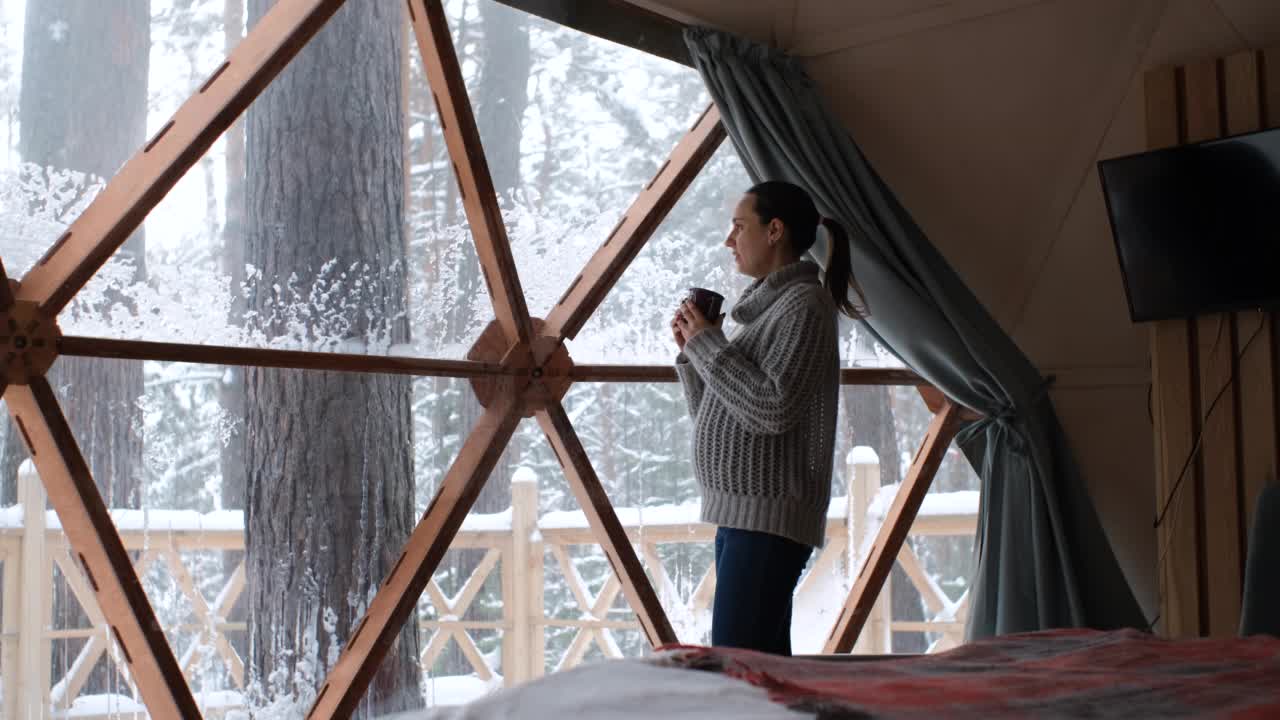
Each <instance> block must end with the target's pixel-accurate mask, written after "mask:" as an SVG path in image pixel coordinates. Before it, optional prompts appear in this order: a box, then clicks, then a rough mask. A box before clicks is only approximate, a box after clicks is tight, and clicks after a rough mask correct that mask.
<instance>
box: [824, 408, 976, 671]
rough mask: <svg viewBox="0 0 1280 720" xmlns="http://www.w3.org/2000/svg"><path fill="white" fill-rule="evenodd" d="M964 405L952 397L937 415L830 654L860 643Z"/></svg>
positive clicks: (865, 565)
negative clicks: (952, 399)
mask: <svg viewBox="0 0 1280 720" xmlns="http://www.w3.org/2000/svg"><path fill="white" fill-rule="evenodd" d="M960 411H961V407H960V406H959V405H956V404H955V403H952V402H950V401H948V402H947V403H946V404H945V405H944V406H943V408H942V410H941V411H940V412H938V413H937V414H936V415H934V416H933V421H932V422H930V423H929V430H928V432H927V433H926V434H925V437H924V442H923V444H921V446H920V449H919V450H917V451H916V458H915V461H913V462H912V463H911V469H910V470H908V471H907V479H906V480H905V481H903V483H902V487H901V488H900V489H899V490H898V494H897V495H896V496H894V498H893V505H891V506H890V507H889V512H888V513H886V514H885V517H884V524H883V525H881V526H880V531H879V532H878V533H877V534H876V540H875V544H874V545H872V546H871V552H870V553H868V554H867V559H866V560H865V561H864V562H863V564H862V569H861V570H859V571H858V577H857V579H856V580H855V581H854V585H853V588H852V589H851V590H850V591H849V598H848V600H846V601H845V604H844V608H843V609H842V610H841V611H840V619H839V620H837V621H836V624H835V627H834V628H832V630H831V635H830V637H828V638H827V644H826V646H825V648H824V649H823V652H825V653H847V652H849V651H851V650H852V649H853V646H854V643H856V642H857V641H858V634H859V633H861V632H862V626H863V624H865V623H866V621H867V617H868V616H869V615H870V614H871V608H872V606H873V605H874V604H875V601H876V598H877V597H878V596H879V595H880V589H881V588H882V587H883V586H884V582H885V580H886V579H887V578H888V577H889V571H890V570H892V569H893V563H894V561H895V560H896V559H897V557H898V552H899V550H901V549H902V542H903V541H904V540H905V539H906V537H907V533H908V532H910V530H911V523H912V522H913V521H914V520H915V518H916V513H917V512H919V511H920V504H921V503H922V502H924V496H925V493H927V492H929V485H930V484H932V483H933V476H934V473H936V472H937V471H938V466H939V465H940V464H942V458H943V456H944V455H945V454H946V452H947V448H948V447H950V446H951V440H952V438H954V437H955V434H956V432H957V431H958V430H959V429H960V427H961V426H962V425H963V424H964V423H963V421H962V420H961V418H960Z"/></svg>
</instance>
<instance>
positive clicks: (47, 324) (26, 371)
mask: <svg viewBox="0 0 1280 720" xmlns="http://www.w3.org/2000/svg"><path fill="white" fill-rule="evenodd" d="M9 285H10V287H11V288H12V292H13V294H14V296H15V297H16V296H17V294H18V284H17V282H15V281H12V280H11V281H9ZM61 337H62V331H61V330H59V329H58V321H57V318H55V317H53V316H50V315H46V314H45V313H43V312H41V310H40V306H39V305H38V304H37V303H34V302H27V301H23V300H15V301H14V302H13V304H12V305H10V306H9V308H8V309H7V310H0V373H3V375H4V379H5V380H6V381H7V382H9V383H12V384H15V385H26V384H27V383H28V382H29V381H30V380H31V378H36V377H41V376H43V375H44V374H45V373H47V372H48V371H49V368H51V367H53V361H54V360H57V359H58V339H59V338H61Z"/></svg>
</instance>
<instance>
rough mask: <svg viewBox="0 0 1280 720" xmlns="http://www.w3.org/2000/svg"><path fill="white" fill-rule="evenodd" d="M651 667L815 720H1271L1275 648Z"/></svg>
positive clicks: (1102, 641)
mask: <svg viewBox="0 0 1280 720" xmlns="http://www.w3.org/2000/svg"><path fill="white" fill-rule="evenodd" d="M654 661H655V662H658V663H660V664H664V665H673V666H677V667H685V668H692V669H700V670H710V671H716V672H721V673H724V674H726V675H729V676H731V677H736V678H740V679H742V680H746V681H748V682H750V683H752V684H753V685H757V686H759V687H763V688H765V689H766V690H768V692H769V695H770V697H771V698H772V699H773V700H774V701H775V702H778V703H781V704H783V705H786V706H787V707H789V708H792V709H795V710H801V711H807V712H811V713H813V714H814V715H816V716H817V717H819V718H833V719H834V718H874V717H894V718H940V717H941V718H971V717H973V718H976V717H982V718H1005V717H1050V716H1072V717H1090V718H1149V717H1223V718H1227V717H1230V718H1277V717H1280V639H1276V638H1270V637H1253V638H1230V639H1208V638H1202V639H1193V640H1164V639H1161V638H1157V637H1154V636H1151V635H1147V634H1144V633H1140V632H1138V631H1135V630H1119V631H1113V632H1099V631H1093V630H1053V631H1046V632H1037V633H1024V634H1018V635H1007V636H1004V637H998V638H992V639H988V640H981V641H978V642H974V643H970V644H967V645H964V646H961V647H959V648H956V649H954V650H950V651H948V652H944V653H938V654H936V655H921V656H914V657H905V658H901V659H886V660H866V661H859V660H834V661H833V660H815V659H803V658H784V657H778V656H773V655H766V654H763V653H756V652H752V651H748V650H737V649H732V648H705V647H690V646H672V647H668V648H666V649H665V651H664V652H662V653H659V654H658V655H657V656H655V657H654Z"/></svg>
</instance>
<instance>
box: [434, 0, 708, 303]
mask: <svg viewBox="0 0 1280 720" xmlns="http://www.w3.org/2000/svg"><path fill="white" fill-rule="evenodd" d="M446 8H448V9H449V10H450V11H451V20H452V27H453V31H454V42H455V45H456V47H457V48H458V52H459V58H460V60H461V61H462V66H463V71H464V74H465V76H466V81H467V89H468V92H469V94H470V97H471V102H472V105H473V108H474V110H475V114H476V118H477V124H478V125H479V129H480V137H481V140H482V142H483V145H484V149H485V156H486V159H487V161H488V165H489V170H490V174H491V175H492V177H493V182H494V188H495V190H496V191H497V193H498V196H499V197H500V198H501V201H502V204H503V207H504V210H505V216H506V219H507V228H508V232H509V235H510V239H511V245H512V251H513V253H514V255H515V258H516V265H517V267H518V269H519V273H520V280H521V283H522V284H523V286H524V287H525V289H526V295H527V297H528V304H529V310H530V312H531V313H533V314H534V315H535V316H545V315H546V313H548V312H549V311H550V308H551V307H552V306H553V305H554V303H555V302H556V301H557V300H558V299H559V298H560V296H561V295H562V294H563V293H564V291H565V290H566V289H567V288H568V287H569V284H570V283H571V282H572V281H573V279H574V277H575V276H576V274H577V273H578V271H579V270H580V269H581V268H582V266H583V265H584V264H585V263H586V261H587V259H588V258H589V257H590V256H591V255H592V253H594V252H595V251H596V249H597V248H598V247H600V246H601V245H602V244H603V243H604V240H605V238H606V237H607V236H608V234H609V232H610V231H611V230H612V229H613V227H614V226H615V225H616V224H617V222H618V220H619V219H620V218H621V217H622V215H623V212H624V211H625V210H626V208H627V207H628V206H630V204H631V203H632V201H633V200H634V199H635V198H636V196H637V195H638V194H639V193H640V191H641V190H642V189H643V188H644V186H645V185H646V184H647V183H648V182H649V180H650V179H652V177H653V175H654V173H656V172H657V170H658V168H659V167H660V166H661V165H662V163H663V162H664V161H665V160H666V158H667V156H668V154H669V153H670V152H671V150H672V149H673V148H674V147H675V145H676V143H677V142H678V141H679V139H680V138H681V137H682V136H683V135H684V133H685V132H686V131H687V130H688V129H689V128H690V127H691V126H692V124H693V121H694V120H695V119H696V118H697V117H698V115H699V114H700V113H701V112H702V110H703V109H704V108H706V107H707V105H708V104H709V103H710V98H709V96H708V95H707V93H706V90H705V89H704V87H703V85H702V81H701V79H700V78H699V76H698V73H697V71H695V70H694V69H692V68H689V67H686V66H683V65H678V64H676V63H673V62H670V61H668V60H663V59H661V58H657V57H655V56H652V55H648V54H646V53H644V52H641V51H639V50H635V49H632V48H628V47H625V46H622V45H617V44H614V43H611V42H608V41H606V40H602V39H599V38H596V37H593V36H590V35H587V34H585V33H581V32H579V31H577V30H573V29H571V28H567V27H564V26H561V25H558V24H555V23H552V22H550V21H547V20H543V19H542V18H538V17H535V16H532V15H529V14H527V13H524V12H522V11H519V10H514V9H512V8H509V7H507V6H506V5H503V4H501V3H499V2H496V1H495V0H478V2H475V3H460V2H454V3H448V4H446ZM464 10H465V12H464ZM416 91H417V90H415V92H416ZM427 104H429V99H428V101H427ZM433 142H435V141H433ZM450 207H451V206H450V205H445V209H446V210H447V209H448V208H450Z"/></svg>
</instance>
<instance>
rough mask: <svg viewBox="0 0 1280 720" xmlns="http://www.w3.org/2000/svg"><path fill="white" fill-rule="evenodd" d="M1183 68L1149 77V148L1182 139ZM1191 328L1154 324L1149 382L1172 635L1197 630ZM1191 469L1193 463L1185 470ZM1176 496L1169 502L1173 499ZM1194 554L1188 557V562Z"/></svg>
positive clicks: (1165, 627) (1165, 609) (1163, 579)
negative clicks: (1181, 476)
mask: <svg viewBox="0 0 1280 720" xmlns="http://www.w3.org/2000/svg"><path fill="white" fill-rule="evenodd" d="M1179 75H1180V74H1179V73H1178V72H1177V71H1176V70H1175V69H1174V68H1171V67H1170V68H1161V69H1159V70H1153V71H1151V72H1150V73H1148V74H1147V77H1146V115H1147V118H1146V120H1147V145H1148V147H1149V148H1150V149H1153V150H1154V149H1158V148H1164V147H1171V146H1174V145H1177V144H1178V143H1180V142H1181V141H1182V133H1181V117H1180V115H1179V109H1178V95H1179V92H1178V85H1179V83H1178V80H1179ZM1190 338H1191V335H1190V327H1189V324H1188V322H1187V321H1185V320H1163V321H1159V322H1155V323H1151V379H1152V384H1153V388H1152V403H1153V409H1152V411H1153V413H1154V415H1155V418H1156V443H1155V444H1156V468H1157V472H1156V512H1157V513H1160V512H1161V511H1162V510H1164V508H1165V505H1166V503H1167V502H1169V503H1170V504H1169V506H1168V511H1167V512H1166V513H1165V515H1164V518H1163V521H1162V522H1161V524H1160V526H1159V528H1157V531H1156V537H1157V541H1158V548H1159V551H1158V552H1157V557H1158V558H1159V562H1160V567H1158V568H1157V572H1158V574H1159V578H1160V601H1161V602H1160V618H1161V621H1160V627H1161V629H1162V631H1163V632H1164V633H1165V634H1166V635H1168V636H1171V637H1179V636H1186V635H1198V634H1200V613H1199V603H1200V594H1199V582H1198V578H1197V570H1196V564H1195V558H1196V557H1197V552H1196V534H1195V530H1196V514H1197V513H1196V510H1197V508H1196V505H1195V498H1194V493H1190V492H1186V490H1187V489H1188V488H1187V487H1186V486H1188V485H1190V484H1193V483H1194V477H1188V478H1187V480H1186V481H1184V483H1183V485H1184V487H1182V488H1180V489H1179V493H1178V495H1176V496H1174V495H1173V485H1174V482H1175V481H1176V479H1177V478H1176V476H1177V474H1178V470H1179V469H1180V468H1181V467H1182V464H1183V462H1184V461H1185V459H1186V458H1187V456H1188V455H1190V453H1191V445H1192V442H1194V434H1195V430H1196V428H1195V426H1194V417H1195V416H1194V413H1193V412H1192V397H1191V387H1192V385H1191V352H1190ZM1188 472H1189V473H1194V472H1195V468H1194V467H1192V468H1190V469H1189V470H1188ZM1170 498H1172V502H1170V500H1169V499H1170ZM1188 559H1190V562H1188Z"/></svg>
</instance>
